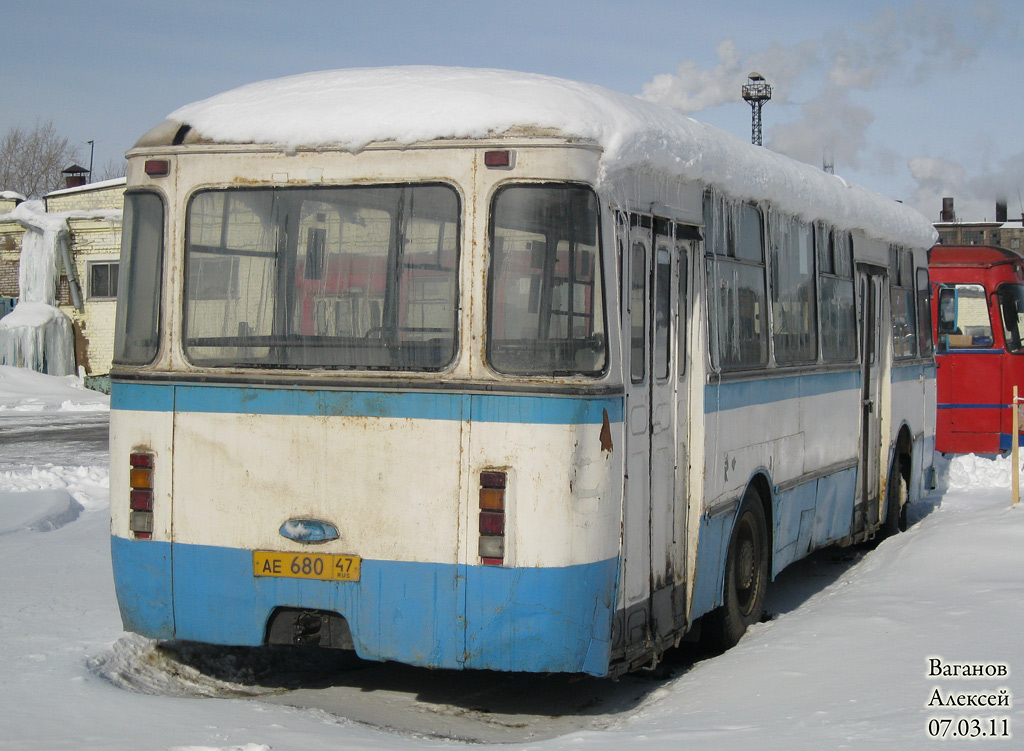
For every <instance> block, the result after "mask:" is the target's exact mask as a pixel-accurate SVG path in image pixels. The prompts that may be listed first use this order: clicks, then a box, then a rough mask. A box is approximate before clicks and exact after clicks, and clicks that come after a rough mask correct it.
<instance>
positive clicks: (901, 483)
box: [882, 454, 908, 537]
mask: <svg viewBox="0 0 1024 751" xmlns="http://www.w3.org/2000/svg"><path fill="white" fill-rule="evenodd" d="M904 461H906V459H904V458H903V457H902V456H901V455H899V454H897V455H896V458H895V459H893V462H892V470H890V472H889V482H888V483H887V487H886V489H885V498H886V500H885V523H884V524H883V525H882V536H883V537H892V536H893V535H898V534H899V533H900V532H905V531H906V530H907V496H908V493H907V478H906V476H905V475H904V474H903V463H904Z"/></svg>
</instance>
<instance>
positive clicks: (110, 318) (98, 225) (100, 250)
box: [58, 219, 121, 376]
mask: <svg viewBox="0 0 1024 751" xmlns="http://www.w3.org/2000/svg"><path fill="white" fill-rule="evenodd" d="M68 225H69V227H70V229H71V236H70V240H71V242H70V246H71V257H72V258H73V259H74V261H75V272H76V274H77V276H78V286H79V289H80V290H81V293H82V301H83V310H81V311H79V310H76V309H75V307H74V306H73V305H72V304H71V294H70V285H69V283H68V280H67V277H66V276H63V277H62V280H61V281H62V284H61V287H62V289H60V298H62V299H60V300H59V301H58V302H59V303H60V309H61V310H63V311H64V312H65V313H67V315H68V317H70V318H71V321H72V323H73V324H74V328H75V352H76V356H77V359H78V364H79V365H82V366H84V367H85V371H86V373H87V374H88V375H93V376H94V375H105V374H106V373H109V372H110V361H111V358H112V357H113V352H114V315H115V308H116V300H115V298H113V297H105V296H99V295H97V294H96V293H95V291H94V290H93V289H92V288H91V287H92V285H91V284H90V278H91V273H90V272H91V267H92V265H93V264H95V263H104V264H110V263H113V264H117V262H118V256H119V254H120V249H121V222H119V221H113V220H109V219H71V220H70V221H69V222H68ZM65 295H66V297H65Z"/></svg>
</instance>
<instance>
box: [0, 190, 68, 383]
mask: <svg viewBox="0 0 1024 751" xmlns="http://www.w3.org/2000/svg"><path fill="white" fill-rule="evenodd" d="M26 203H27V204H31V203H34V202H26ZM23 207H24V208H23ZM11 216H13V217H14V218H16V219H17V220H18V221H19V222H20V223H21V224H22V225H23V226H24V227H25V235H24V238H23V239H22V244H21V261H20V268H19V274H18V284H19V287H20V296H19V298H18V304H17V305H16V306H15V307H14V310H12V311H11V312H10V313H9V314H7V315H6V316H5V317H4V318H3V319H0V365H14V366H15V367H19V368H29V369H31V370H35V371H38V372H40V373H47V374H49V375H57V376H65V375H74V373H75V338H74V332H73V330H72V327H71V319H69V318H68V317H67V316H66V315H65V314H64V313H63V312H62V311H61V310H60V309H59V308H58V307H57V306H56V302H57V242H58V240H59V239H60V237H61V236H62V235H63V234H66V233H67V223H66V222H65V221H64V220H63V219H60V220H59V221H57V220H55V219H54V218H53V217H47V216H46V215H45V214H39V213H37V212H35V211H33V210H32V207H30V206H26V204H21V205H20V206H18V207H17V209H16V210H15V212H12V215H11Z"/></svg>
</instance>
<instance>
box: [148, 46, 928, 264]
mask: <svg viewBox="0 0 1024 751" xmlns="http://www.w3.org/2000/svg"><path fill="white" fill-rule="evenodd" d="M168 119H169V120H170V121H176V122H179V123H183V124H187V125H189V126H190V127H191V128H192V129H193V130H194V131H196V132H197V134H198V136H199V137H201V138H202V139H205V140H209V141H213V142H215V143H267V144H276V145H279V146H282V147H284V148H289V149H295V148H301V147H334V148H341V149H345V150H350V151H359V150H360V149H362V148H364V147H365V146H367V145H368V144H371V143H376V142H390V143H397V144H399V145H412V144H415V143H419V142H424V141H432V140H436V139H459V138H484V137H496V136H501V135H502V134H507V133H509V132H511V131H515V130H517V129H521V128H541V129H545V130H551V131H554V132H557V133H558V134H560V135H561V136H563V137H565V138H567V139H571V140H583V141H588V142H593V143H596V144H597V145H599V146H600V147H601V149H602V157H601V167H602V170H603V174H605V175H608V174H611V173H614V172H615V171H616V170H618V169H620V168H625V167H640V168H646V169H652V170H656V171H659V172H663V173H667V174H670V175H673V176H678V177H681V178H683V179H688V180H699V181H701V182H703V183H706V184H709V185H711V186H713V187H716V188H718V189H720V190H722V191H723V192H725V193H727V194H729V195H731V196H733V197H735V198H738V199H752V200H769V201H770V203H771V204H772V205H773V206H775V207H776V208H778V209H780V210H783V211H786V212H789V213H794V214H797V215H799V216H801V217H802V218H804V219H807V220H815V219H818V220H824V221H827V222H830V223H832V224H834V225H836V226H838V227H840V228H843V229H857V228H860V229H863V230H865V231H867V232H868V234H870V235H872V236H874V237H875V238H876V239H880V240H884V241H887V242H899V243H905V244H907V245H912V246H916V247H930V246H931V245H933V244H934V242H935V239H936V237H937V235H936V232H935V229H934V228H933V227H932V225H931V223H930V222H928V220H927V219H925V217H923V216H922V215H921V214H919V213H918V212H916V211H914V210H913V209H911V208H909V207H906V206H903V205H902V204H900V203H898V202H896V201H894V200H891V199H887V198H884V197H882V196H879V195H877V194H874V193H872V192H870V191H868V190H866V189H864V188H860V187H858V186H856V185H852V184H850V183H847V182H846V181H845V180H843V179H842V178H840V177H837V176H835V175H829V174H827V173H825V172H823V171H821V170H819V169H817V168H815V167H812V166H810V165H808V164H804V163H802V162H797V161H794V160H792V159H789V158H787V157H784V156H782V155H780V154H777V153H774V152H772V151H770V150H768V149H765V148H762V147H757V146H753V145H751V144H749V143H747V142H745V141H742V140H740V139H738V138H736V137H734V136H732V135H730V134H728V133H725V132H723V131H721V130H718V129H717V128H713V127H711V126H708V125H705V124H702V123H699V122H697V121H695V120H693V119H691V118H689V117H686V116H685V115H682V114H680V113H679V112H676V111H674V110H671V109H668V108H665V107H663V106H660V105H657V104H653V103H651V102H645V101H643V100H641V99H638V98H637V97H634V96H630V95H627V94H622V93H619V92H616V91H611V90H609V89H606V88H603V87H600V86H595V85H592V84H585V83H577V82H574V81H567V80H563V79H559V78H552V77H549V76H542V75H537V74H530V73H514V72H510V71H503V70H487V69H484V70H477V69H468V68H441V67H432V66H408V67H392V68H356V69H349V70H333V71H322V72H318V73H307V74H302V75H296V76H289V77H286V78H279V79H274V80H270V81H263V82H259V83H253V84H249V85H247V86H242V87H240V88H237V89H234V90H232V91H228V92H225V93H223V94H218V95H216V96H213V97H211V98H209V99H205V100H203V101H199V102H195V103H193V104H188V105H185V106H184V107H181V108H179V109H177V110H175V111H174V112H172V113H171V114H170V115H169V117H168ZM158 127H159V126H158Z"/></svg>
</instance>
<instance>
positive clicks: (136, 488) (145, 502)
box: [128, 452, 154, 540]
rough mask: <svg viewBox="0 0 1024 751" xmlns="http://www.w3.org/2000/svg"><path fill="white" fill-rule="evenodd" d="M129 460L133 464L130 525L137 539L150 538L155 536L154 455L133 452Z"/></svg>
mask: <svg viewBox="0 0 1024 751" xmlns="http://www.w3.org/2000/svg"><path fill="white" fill-rule="evenodd" d="M128 461H129V463H130V464H131V472H130V473H129V476H128V485H129V486H130V487H131V490H130V492H129V504H130V507H131V515H130V517H129V522H128V527H129V529H131V531H132V533H133V534H134V535H135V537H136V539H139V540H148V539H150V538H151V537H152V536H153V464H154V462H153V455H152V454H149V453H143V452H133V453H132V454H131V456H129V458H128Z"/></svg>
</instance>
